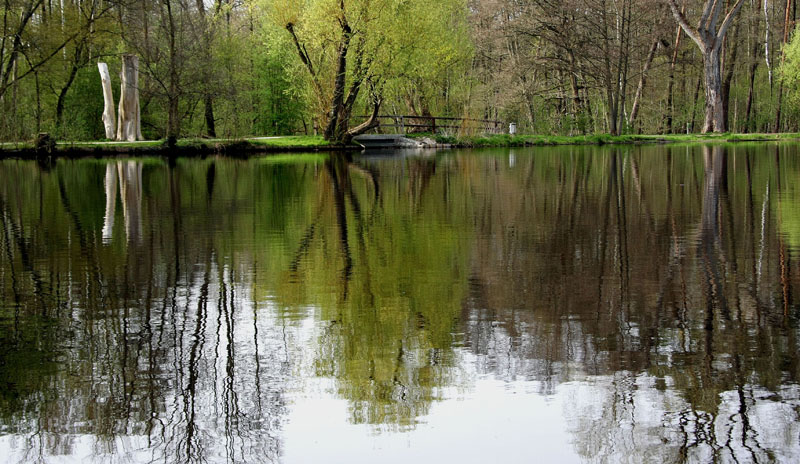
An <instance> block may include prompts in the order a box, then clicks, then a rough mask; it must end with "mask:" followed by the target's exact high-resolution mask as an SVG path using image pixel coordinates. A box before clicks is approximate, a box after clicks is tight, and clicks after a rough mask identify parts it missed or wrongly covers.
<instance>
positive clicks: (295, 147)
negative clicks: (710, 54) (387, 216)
mask: <svg viewBox="0 0 800 464" xmlns="http://www.w3.org/2000/svg"><path fill="white" fill-rule="evenodd" d="M409 137H410V138H415V139H420V138H423V137H427V138H430V139H432V140H434V141H435V142H436V143H437V144H438V145H439V146H441V147H449V148H504V147H536V146H557V145H629V144H665V143H735V142H780V141H800V133H785V134H729V133H726V134H688V135H685V134H679V135H620V136H612V135H607V134H600V135H586V136H553V135H514V136H511V135H507V134H498V135H487V136H467V137H454V136H446V135H431V134H411V135H409ZM359 150H361V147H360V146H357V145H349V146H342V145H332V144H330V143H329V142H327V141H325V140H324V139H323V138H322V137H319V136H283V137H252V138H243V139H180V140H178V142H177V144H176V145H175V146H174V147H169V146H167V145H166V144H165V143H164V141H162V140H154V141H141V142H108V141H102V142H57V143H56V146H55V150H54V151H52V152H50V153H42V152H39V151H37V150H36V148H35V146H34V144H33V143H32V142H12V143H0V158H41V157H42V156H55V157H86V156H95V157H100V156H115V155H118V156H169V157H177V156H207V155H214V154H224V155H227V156H251V155H254V154H268V153H310V152H332V151H359Z"/></svg>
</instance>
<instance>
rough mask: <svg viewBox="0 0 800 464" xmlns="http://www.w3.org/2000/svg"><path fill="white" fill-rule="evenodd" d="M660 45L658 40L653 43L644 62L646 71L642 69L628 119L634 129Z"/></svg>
mask: <svg viewBox="0 0 800 464" xmlns="http://www.w3.org/2000/svg"><path fill="white" fill-rule="evenodd" d="M658 44H659V41H658V40H656V41H655V42H653V45H652V46H651V47H650V51H649V52H648V53H647V58H646V59H645V61H644V69H642V75H641V76H640V77H639V85H638V86H637V87H636V95H635V96H634V97H633V108H631V115H630V117H629V118H628V125H629V126H630V127H633V123H634V122H636V116H638V115H639V104H640V102H641V98H642V92H643V91H644V86H645V84H646V83H647V73H648V72H650V65H651V64H652V63H653V58H655V56H656V50H658ZM671 84H672V81H671V80H670V85H671Z"/></svg>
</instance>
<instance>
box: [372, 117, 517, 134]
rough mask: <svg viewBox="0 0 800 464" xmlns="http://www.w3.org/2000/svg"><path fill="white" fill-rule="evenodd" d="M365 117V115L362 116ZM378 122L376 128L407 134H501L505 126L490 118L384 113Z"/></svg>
mask: <svg viewBox="0 0 800 464" xmlns="http://www.w3.org/2000/svg"><path fill="white" fill-rule="evenodd" d="M362 118H363V119H366V118H367V117H366V116H362ZM378 120H379V122H380V124H379V125H378V127H377V130H378V131H379V132H380V131H381V129H385V128H392V129H393V131H394V132H396V133H400V134H408V133H409V132H411V133H413V132H431V133H434V134H435V133H437V132H439V131H441V130H448V131H452V132H456V131H461V130H468V131H474V132H476V133H483V134H503V133H505V132H506V127H505V124H504V123H503V121H496V120H490V119H471V118H449V117H440V116H406V115H396V114H386V115H380V116H378Z"/></svg>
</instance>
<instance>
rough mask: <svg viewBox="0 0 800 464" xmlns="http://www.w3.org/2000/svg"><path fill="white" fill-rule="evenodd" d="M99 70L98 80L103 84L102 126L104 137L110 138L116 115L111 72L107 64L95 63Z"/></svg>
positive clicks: (112, 136) (113, 129)
mask: <svg viewBox="0 0 800 464" xmlns="http://www.w3.org/2000/svg"><path fill="white" fill-rule="evenodd" d="M97 68H98V69H99V70H100V81H101V82H102V84H103V102H104V104H103V126H105V128H106V138H107V139H109V140H112V139H113V138H114V133H115V132H116V115H115V114H114V92H113V91H112V90H111V74H109V72H108V64H106V63H97Z"/></svg>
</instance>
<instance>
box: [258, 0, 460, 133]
mask: <svg viewBox="0 0 800 464" xmlns="http://www.w3.org/2000/svg"><path fill="white" fill-rule="evenodd" d="M271 6H272V12H271V13H272V16H273V18H274V21H275V22H276V23H277V24H278V25H280V27H282V28H284V29H286V31H287V32H288V34H289V36H290V37H291V41H292V43H293V48H294V49H295V50H296V53H297V55H298V57H299V59H300V61H301V63H302V65H303V67H304V68H305V70H306V73H307V75H308V76H309V77H310V80H311V87H312V88H313V93H314V98H315V103H316V106H317V110H316V112H317V120H318V121H319V122H320V123H321V126H324V136H325V139H326V140H328V141H330V142H333V143H348V142H349V141H350V140H351V139H352V138H353V137H354V136H356V135H359V134H362V133H364V132H366V131H368V130H369V129H371V128H374V127H375V126H376V125H377V124H378V119H377V116H378V112H379V111H380V107H381V103H382V102H383V100H384V89H385V88H386V86H387V84H391V83H393V82H396V81H398V80H411V79H413V78H414V77H415V76H414V75H413V74H414V70H413V68H411V67H409V66H407V61H406V60H405V59H404V57H406V56H408V55H409V54H420V53H428V54H430V55H436V54H437V53H438V51H439V50H440V49H441V48H442V47H447V46H448V44H450V43H456V42H458V40H456V39H455V38H454V34H457V33H458V31H457V30H453V29H451V28H447V27H446V25H442V24H435V23H433V22H431V21H428V20H427V18H426V17H427V16H429V15H431V14H433V13H432V10H431V8H430V4H429V3H428V2H425V1H423V0H308V1H305V2H300V1H297V0H282V1H276V2H271ZM436 8H437V9H444V10H447V11H452V12H454V14H456V15H458V14H460V15H462V16H464V17H466V14H467V9H466V4H465V3H464V1H463V0H446V1H443V2H439V3H438V4H437V6H436ZM364 93H366V96H365V95H364ZM362 103H363V104H364V105H365V106H367V107H369V109H370V110H369V111H368V112H369V113H370V116H368V117H367V119H366V121H364V122H362V123H361V124H358V125H356V126H354V127H351V119H352V118H353V111H354V108H356V107H357V105H358V104H362Z"/></svg>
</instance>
